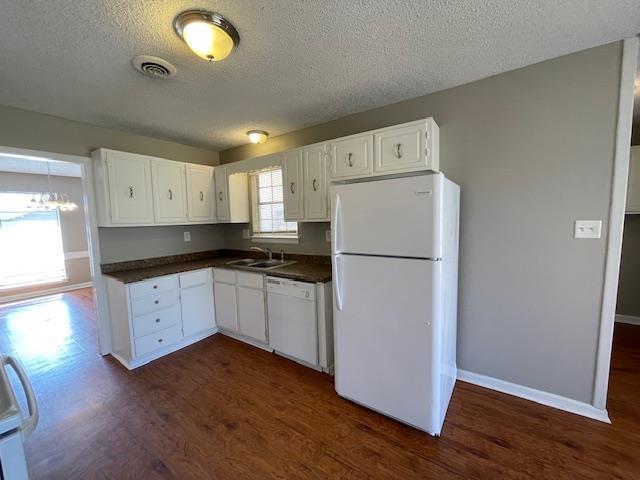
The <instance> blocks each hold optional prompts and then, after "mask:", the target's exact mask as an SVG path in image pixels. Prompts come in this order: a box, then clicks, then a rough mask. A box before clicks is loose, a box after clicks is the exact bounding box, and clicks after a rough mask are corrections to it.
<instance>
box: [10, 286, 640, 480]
mask: <svg viewBox="0 0 640 480" xmlns="http://www.w3.org/2000/svg"><path fill="white" fill-rule="evenodd" d="M0 351H3V352H7V353H10V354H12V355H16V356H17V357H18V358H19V359H20V360H21V361H22V363H23V365H24V366H25V368H26V369H27V371H28V374H29V375H30V377H31V379H32V382H33V384H34V388H35V390H36V393H37V395H38V399H39V403H40V406H41V421H40V424H39V426H38V428H37V430H36V432H35V433H34V434H33V436H32V437H31V439H30V440H29V441H28V443H27V457H28V463H29V468H30V472H31V476H32V478H33V479H41V478H46V479H69V478H82V479H85V478H87V479H93V478H108V479H126V478H141V479H152V478H176V479H189V478H197V479H207V478H215V479H250V478H256V479H264V478H279V479H297V478H318V479H324V478H385V479H387V478H397V479H410V478H422V479H430V478H433V479H448V478H479V479H501V478H518V479H521V478H535V479H539V478H552V479H565V478H566V479H577V478H597V479H608V478H618V479H623V478H624V479H638V478H640V455H639V454H638V452H640V327H631V326H628V325H618V326H617V327H616V335H615V353H614V358H613V372H612V378H611V388H610V400H609V412H610V415H611V418H612V420H613V425H606V424H603V423H599V422H596V421H593V420H589V419H585V418H582V417H579V416H576V415H572V414H569V413H564V412H560V411H558V410H554V409H551V408H547V407H543V406H540V405H537V404H535V403H532V402H528V401H526V400H522V399H518V398H515V397H511V396H508V395H503V394H500V393H496V392H493V391H490V390H485V389H482V388H479V387H475V386H472V385H469V384H465V383H461V382H458V384H457V386H456V390H455V392H454V396H453V400H452V403H451V406H450V409H449V413H448V416H447V420H446V422H445V425H444V429H443V432H442V437H441V438H432V437H429V436H427V435H426V434H424V433H421V432H419V431H417V430H414V429H412V428H410V427H407V426H405V425H402V424H400V423H398V422H395V421H393V420H390V419H388V418H385V417H384V416H381V415H378V414H376V413H374V412H371V411H369V410H366V409H364V408H361V407H359V406H357V405H355V404H353V403H350V402H348V401H346V400H344V399H341V398H340V397H338V396H337V395H336V394H335V392H334V390H333V383H332V379H331V378H330V377H328V376H326V375H324V374H321V373H318V372H314V371H312V370H309V369H307V368H305V367H302V366H299V365H297V364H295V363H292V362H290V361H288V360H286V359H284V358H281V357H278V356H275V355H272V354H269V353H266V352H264V351H262V350H259V349H256V348H253V347H250V346H248V345H245V344H243V343H240V342H238V341H235V340H232V339H230V338H227V337H224V336H222V335H216V336H214V337H212V338H210V339H207V340H204V341H202V342H200V343H198V344H196V345H193V346H191V347H188V348H186V349H184V350H181V351H179V352H176V353H174V354H172V355H170V356H168V357H165V358H162V359H160V360H158V361H156V362H153V363H152V364H149V365H147V366H144V367H142V368H140V369H138V370H136V371H133V372H129V371H127V370H126V369H125V368H124V367H122V366H121V365H120V364H119V363H118V362H116V361H115V360H114V359H112V358H111V357H106V358H102V357H100V356H98V355H97V353H96V351H97V347H96V327H95V314H94V310H93V301H92V296H91V291H90V290H80V291H77V292H75V293H73V294H65V295H64V296H59V297H53V298H49V299H47V300H46V301H42V302H40V303H34V304H29V305H21V306H13V307H5V308H0Z"/></svg>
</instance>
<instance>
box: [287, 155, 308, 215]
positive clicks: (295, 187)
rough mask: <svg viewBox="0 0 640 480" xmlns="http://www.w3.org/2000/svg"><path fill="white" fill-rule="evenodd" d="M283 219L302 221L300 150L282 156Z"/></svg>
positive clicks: (302, 198)
mask: <svg viewBox="0 0 640 480" xmlns="http://www.w3.org/2000/svg"><path fill="white" fill-rule="evenodd" d="M282 178H283V192H284V219H285V220H302V219H304V196H303V195H304V194H303V188H302V182H303V180H302V150H292V151H290V152H285V153H284V154H283V156H282Z"/></svg>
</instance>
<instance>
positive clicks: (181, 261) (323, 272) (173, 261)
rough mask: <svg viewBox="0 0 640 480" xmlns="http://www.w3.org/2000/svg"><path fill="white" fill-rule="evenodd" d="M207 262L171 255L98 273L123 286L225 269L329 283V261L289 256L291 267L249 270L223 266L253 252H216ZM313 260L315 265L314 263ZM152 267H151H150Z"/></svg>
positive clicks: (111, 266)
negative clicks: (175, 275) (187, 273)
mask: <svg viewBox="0 0 640 480" xmlns="http://www.w3.org/2000/svg"><path fill="white" fill-rule="evenodd" d="M212 254H213V255H215V256H211V257H207V258H193V257H197V255H193V254H191V255H175V256H173V257H160V258H158V259H145V260H138V261H136V260H134V261H131V262H121V263H117V264H113V263H112V264H103V265H102V273H103V274H104V275H108V276H109V277H112V278H115V279H116V280H118V281H120V282H123V283H133V282H139V281H141V280H146V279H148V278H153V277H160V276H163V275H171V274H174V273H181V272H188V271H190V270H198V269H201V268H209V267H216V268H227V269H231V270H241V271H245V272H253V273H262V274H265V275H269V276H274V277H282V278H289V279H292V280H300V281H303V282H313V283H317V282H320V283H325V282H329V281H331V261H330V259H329V257H323V256H311V255H289V256H287V257H285V260H287V261H292V262H295V263H292V264H289V265H284V266H282V267H277V268H274V269H271V270H265V269H261V268H251V267H246V266H241V265H227V262H231V261H233V260H239V259H241V258H256V260H260V259H262V257H255V254H253V252H251V253H249V252H238V251H220V252H212ZM314 260H316V261H314ZM154 263H155V264H154Z"/></svg>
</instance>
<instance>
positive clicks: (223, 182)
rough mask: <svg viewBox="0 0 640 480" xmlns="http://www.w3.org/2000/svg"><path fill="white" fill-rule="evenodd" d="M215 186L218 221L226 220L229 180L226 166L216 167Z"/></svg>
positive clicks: (227, 218) (228, 215)
mask: <svg viewBox="0 0 640 480" xmlns="http://www.w3.org/2000/svg"><path fill="white" fill-rule="evenodd" d="M214 177H215V186H216V212H217V215H218V221H219V222H228V221H229V219H230V214H229V182H228V178H227V167H217V168H216V169H215V172H214Z"/></svg>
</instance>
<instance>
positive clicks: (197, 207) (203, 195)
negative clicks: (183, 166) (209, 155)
mask: <svg viewBox="0 0 640 480" xmlns="http://www.w3.org/2000/svg"><path fill="white" fill-rule="evenodd" d="M213 171H214V169H213V167H209V166H207V165H194V164H187V218H188V220H189V222H202V223H215V221H216V210H215V208H216V202H215V189H214V185H213Z"/></svg>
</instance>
